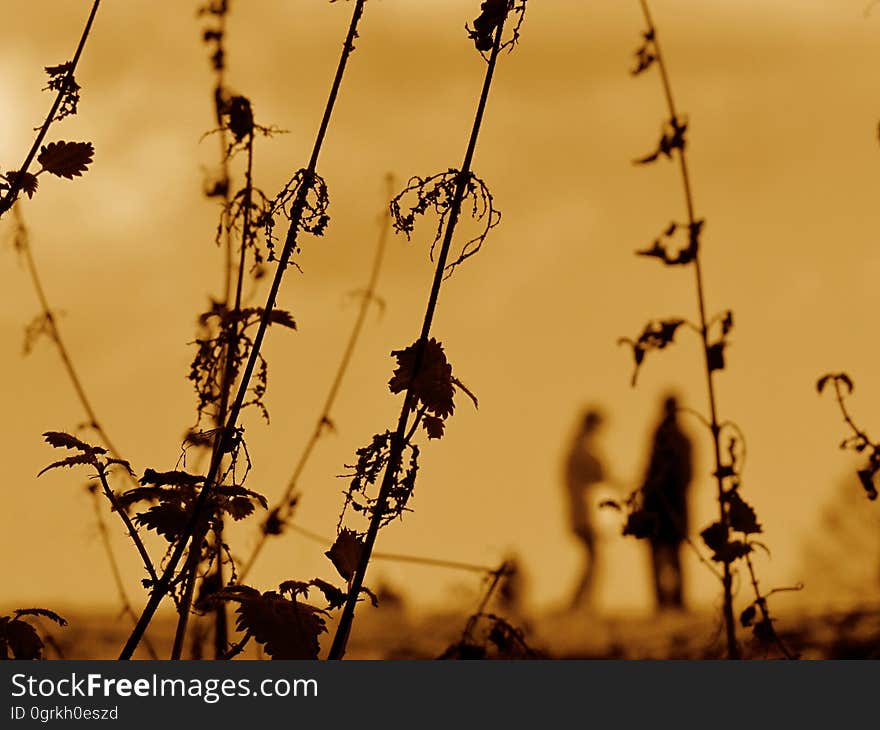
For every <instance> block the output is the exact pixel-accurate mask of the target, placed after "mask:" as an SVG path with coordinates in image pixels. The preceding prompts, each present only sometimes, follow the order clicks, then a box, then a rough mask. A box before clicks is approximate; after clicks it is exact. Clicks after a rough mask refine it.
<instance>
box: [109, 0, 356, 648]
mask: <svg viewBox="0 0 880 730" xmlns="http://www.w3.org/2000/svg"><path fill="white" fill-rule="evenodd" d="M365 2H366V0H356V3H355V6H354V9H353V11H352V16H351V22H350V25H349V28H348V33H347V35H346V39H345V43H344V46H343V50H342V54H341V56H340V59H339V65H338V67H337V70H336V75H335V77H334V80H333V85H332V87H331V90H330V96H329V98H328V100H327V105H326V106H325V108H324V114H323V117H322V119H321V124H320V127H319V129H318V134H317V136H316V139H315V144H314V147H313V149H312V154H311V157H310V159H309V164H308V168H307V169H306V171H305V175H306V177H305V180H304V181H303V184H302V185H301V186H300V188H299V192H298V193H297V196H296V199H295V201H294V202H293V204H292V206H291V210H290V228H289V229H288V232H287V237H286V240H285V243H284V248H283V250H282V252H281V256H280V257H279V260H278V267H277V269H276V271H275V276H274V278H273V280H272V285H271V288H270V291H269V295H268V297H267V299H266V305H265V307H264V309H263V313H262V316H261V318H260V324H259V327H258V329H257V332H256V334H255V336H254V342H253V345H252V347H251V352H250V356H249V357H248V361H247V364H246V365H245V368H244V371H243V373H242V375H241V380H240V382H239V387H238V392H237V394H236V397H235V400H234V402H233V404H232V407H231V409H230V410H229V416H228V417H227V419H226V422H225V425H224V427H223V430H222V432H221V433H220V434H218V436H217V437H216V439H215V443H214V449H213V453H212V457H211V464H210V467H209V469H208V474H207V476H206V477H205V482H204V487H203V488H202V490H201V491H200V493H199V496H198V499H197V500H196V502H195V505H194V507H193V512H192V515H191V517H190V519H189V522H188V524H187V526H186V529H185V530H184V531H183V534H182V535H181V536H180V537H179V539H178V541H177V543H176V545H175V547H174V550H173V552H172V554H171V555H170V557H169V559H168V563H167V565H166V567H165V570H164V572H163V573H162V576H161V578H160V579H159V582H158V583H157V584H156V586H155V588H154V589H153V591H152V592H151V594H150V597H149V599H148V601H147V604H146V606H145V607H144V610H143V612H142V613H141V617H140V619H139V620H138V623H137V625H136V626H135V628H134V630H133V631H132V633H131V636H130V637H129V639H128V641H127V642H126V644H125V646H124V647H123V649H122V652H121V654H120V657H119V658H120V659H130V658H131V656H132V654H133V653H134V650H135V649H136V648H137V645H138V643H139V642H140V640H141V637H142V636H143V634H144V632H145V631H146V628H147V626H148V625H149V624H150V621H152V619H153V616H154V615H155V613H156V609H157V608H158V607H159V604H160V603H161V601H162V599H163V598H164V597H165V595H166V594H167V593H168V590H169V587H170V584H171V580H172V578H173V576H174V571H175V570H176V569H177V565H178V564H179V563H180V559H181V557H182V556H183V553H184V552H185V550H186V547H187V545H188V544H189V542H190V539H191V538H192V537H193V535H194V534H196V533H197V528H198V527H199V525H200V522H201V520H202V519H203V516H204V512H205V507H206V506H207V503H208V499H209V498H210V495H211V492H212V490H213V488H214V485H215V482H216V480H217V477H218V475H219V473H220V465H221V462H222V459H223V455H224V453H226V452H227V451H228V449H229V448H230V446H231V445H232V443H233V441H234V439H235V435H236V433H237V424H238V417H239V415H240V413H241V409H242V407H243V405H244V400H245V397H246V394H247V391H248V386H249V383H250V379H251V376H252V375H253V372H254V368H255V367H256V363H257V359H258V356H259V353H260V348H261V347H262V344H263V339H264V337H265V335H266V329H267V327H268V326H269V321H270V318H271V316H272V311H273V309H274V307H275V300H276V298H277V296H278V291H279V289H280V288H281V282H282V280H283V278H284V273H285V271H286V269H287V266H288V264H289V262H290V258H291V256H292V255H293V252H294V250H295V248H296V240H297V233H298V228H299V225H300V222H301V219H302V216H303V212H304V209H305V205H306V196H307V195H308V192H309V190H310V189H311V187H312V185H313V184H314V178H315V171H316V168H317V164H318V158H319V156H320V153H321V147H322V145H323V143H324V138H325V137H326V134H327V129H328V128H329V125H330V119H331V117H332V114H333V108H334V105H335V103H336V98H337V96H338V95H339V89H340V86H341V84H342V79H343V77H344V75H345V68H346V65H347V63H348V59H349V57H350V56H351V54H352V52H353V51H354V40H355V38H356V37H357V27H358V24H359V22H360V19H361V17H362V15H363V12H364V4H365ZM191 549H192V550H199V549H200V546H199V544H198V542H197V541H193V545H192V547H191Z"/></svg>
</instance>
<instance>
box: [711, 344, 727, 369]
mask: <svg viewBox="0 0 880 730" xmlns="http://www.w3.org/2000/svg"><path fill="white" fill-rule="evenodd" d="M726 346H727V343H726V342H724V341H723V340H722V341H721V342H716V343H715V344H714V345H709V347H708V348H707V349H706V359H707V362H708V364H709V372H714V371H716V370H724V348H725V347H726Z"/></svg>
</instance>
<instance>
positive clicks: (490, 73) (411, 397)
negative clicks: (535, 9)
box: [328, 12, 507, 659]
mask: <svg viewBox="0 0 880 730" xmlns="http://www.w3.org/2000/svg"><path fill="white" fill-rule="evenodd" d="M506 19H507V15H506V12H505V15H504V17H503V18H502V19H501V21H500V22H499V24H498V27H497V28H496V31H495V38H494V42H493V44H492V52H491V55H490V57H489V60H488V64H487V67H486V75H485V78H484V80H483V89H482V92H481V93H480V99H479V102H478V104H477V111H476V115H475V117H474V123H473V127H472V128H471V132H470V137H469V140H468V145H467V150H466V152H465V156H464V162H463V163H462V166H461V169H460V170H459V172H458V175H457V177H456V183H455V192H454V195H453V198H452V202H451V204H450V208H449V217H448V220H447V223H446V231H445V234H444V238H443V244H442V247H441V249H440V255H439V256H438V258H437V267H436V269H435V272H434V281H433V284H432V286H431V293H430V295H429V297H428V305H427V308H426V311H425V318H424V321H423V323H422V331H421V334H420V336H419V339H418V346H417V348H416V351H415V357H414V362H413V370H412V377H411V378H410V382H409V385H408V386H407V390H406V395H405V397H404V401H403V406H402V408H401V411H400V418H399V419H398V422H397V428H396V431H395V433H394V434H393V436H392V438H391V449H390V454H389V457H388V463H387V464H386V466H385V473H384V475H383V478H382V485H381V487H380V489H379V494H378V496H377V498H376V504H375V505H374V506H373V511H372V516H371V519H370V525H369V527H368V529H367V534H366V536H365V538H364V543H363V548H362V550H361V555H360V560H359V561H358V567H357V570H356V571H355V574H354V576H353V578H352V582H351V586H350V589H349V592H348V598H347V600H346V602H345V607H344V609H343V611H342V615H341V616H340V619H339V624H338V625H337V627H336V634H335V635H334V637H333V644H332V646H331V648H330V653H329V655H328V658H329V659H342V658H343V656H344V655H345V648H346V645H347V644H348V637H349V633H350V632H351V626H352V623H353V622H354V612H355V607H356V605H357V601H358V596H359V595H360V592H361V588H362V587H363V583H364V577H365V576H366V573H367V568H368V566H369V563H370V557H371V555H372V553H373V546H374V544H375V542H376V536H377V534H378V532H379V526H380V525H381V523H382V518H383V516H384V514H385V510H386V507H387V505H388V496H389V494H390V491H391V487H392V484H393V481H394V475H395V473H396V472H397V469H398V468H399V465H400V461H401V458H402V455H403V449H404V446H405V444H406V440H405V434H406V432H407V423H408V421H409V418H410V415H411V414H412V412H413V411H414V409H415V405H416V396H415V394H414V391H413V382H414V381H415V378H416V377H417V375H418V372H419V369H420V368H421V366H422V361H423V359H424V352H425V344H426V343H427V341H428V335H429V334H430V331H431V325H432V323H433V321H434V311H435V309H436V307H437V300H438V297H439V295H440V286H441V284H442V282H443V279H444V273H445V271H446V262H447V259H448V257H449V249H450V247H451V244H452V238H453V235H454V233H455V227H456V224H457V223H458V218H459V215H460V213H461V205H462V201H463V200H464V196H465V190H466V188H467V185H468V183H469V182H470V180H471V164H472V161H473V157H474V151H475V150H476V146H477V139H478V138H479V134H480V127H481V126H482V123H483V115H484V114H485V111H486V103H487V101H488V99H489V90H490V89H491V87H492V79H493V77H494V74H495V66H496V64H497V61H498V54H499V52H500V49H501V37H502V33H503V30H504V22H505V20H506Z"/></svg>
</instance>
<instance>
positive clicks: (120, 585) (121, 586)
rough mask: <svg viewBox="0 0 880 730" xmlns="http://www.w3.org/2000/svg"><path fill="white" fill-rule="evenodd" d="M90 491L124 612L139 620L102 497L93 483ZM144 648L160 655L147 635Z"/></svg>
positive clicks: (152, 654) (149, 652)
mask: <svg viewBox="0 0 880 730" xmlns="http://www.w3.org/2000/svg"><path fill="white" fill-rule="evenodd" d="M89 493H90V494H91V495H92V506H93V507H94V512H95V523H96V524H97V526H98V534H99V535H100V537H101V544H102V545H103V546H104V553H105V554H106V555H107V562H108V563H109V564H110V573H111V575H112V576H113V583H114V584H115V585H116V591H117V593H118V594H119V602H120V603H121V604H122V613H124V614H125V615H126V616H128V618H129V619H130V620H131V621H132V623H135V622H137V618H138V617H137V614H136V613H135V612H134V608H132V605H131V600H130V599H129V597H128V593H127V592H126V590H125V582H124V581H123V580H122V573H121V572H120V570H119V562H118V561H117V560H116V554H115V553H114V552H113V545H112V543H111V542H110V531H109V530H108V529H107V523H106V521H105V520H104V513H103V512H102V510H101V498H100V497H99V496H98V490H97V486H96V485H95V484H92V485H90V486H89ZM143 645H144V648H145V649H146V650H147V653H148V654H149V655H150V658H151V659H158V658H159V655H158V654H157V653H156V650H155V649H154V648H153V644H152V642H150V640H149V639H148V638H147V637H146V636H145V637H144V639H143Z"/></svg>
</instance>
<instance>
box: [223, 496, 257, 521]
mask: <svg viewBox="0 0 880 730" xmlns="http://www.w3.org/2000/svg"><path fill="white" fill-rule="evenodd" d="M224 506H225V511H226V513H227V514H228V515H229V516H230V517H232V519H233V520H235V521H236V522H237V521H238V520H243V519H244V518H245V517H249V516H250V515H252V514H253V513H254V509H255V508H254V503H253V502H251V501H250V500H249V499H248V498H247V497H232V498H231V499H228V500H226V504H225V505H224Z"/></svg>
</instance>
